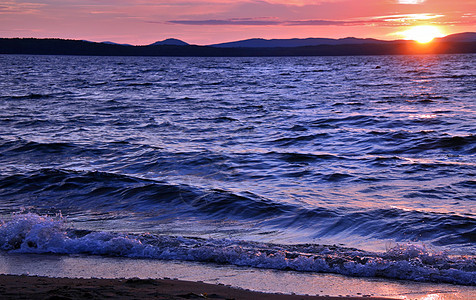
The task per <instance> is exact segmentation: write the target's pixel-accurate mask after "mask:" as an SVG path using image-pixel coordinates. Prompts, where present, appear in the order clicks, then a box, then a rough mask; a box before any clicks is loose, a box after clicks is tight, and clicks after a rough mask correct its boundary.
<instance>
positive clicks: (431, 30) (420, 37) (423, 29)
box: [399, 25, 444, 44]
mask: <svg viewBox="0 0 476 300" xmlns="http://www.w3.org/2000/svg"><path fill="white" fill-rule="evenodd" d="M399 34H400V35H402V36H403V37H404V38H405V39H406V40H414V41H417V42H418V43H421V44H425V43H429V42H431V41H432V40H433V39H435V38H438V37H443V36H444V34H443V33H442V32H441V31H440V29H439V28H438V27H436V26H431V25H422V26H415V27H412V28H411V29H408V30H405V31H402V32H400V33H399Z"/></svg>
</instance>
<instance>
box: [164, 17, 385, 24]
mask: <svg viewBox="0 0 476 300" xmlns="http://www.w3.org/2000/svg"><path fill="white" fill-rule="evenodd" d="M380 22H383V21H382V20H376V19H369V20H285V21H281V20H275V19H270V18H240V19H219V20H215V19H213V20H171V21H168V22H167V23H171V24H180V25H198V26H204V25H206V26H213V25H249V26H270V25H273V26H277V25H281V26H353V25H370V24H375V23H380Z"/></svg>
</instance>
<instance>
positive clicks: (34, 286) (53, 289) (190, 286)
mask: <svg viewBox="0 0 476 300" xmlns="http://www.w3.org/2000/svg"><path fill="white" fill-rule="evenodd" d="M0 295H1V298H2V299H56V300H58V299H64V300H66V299H106V298H109V299H236V300H238V299H244V300H245V299H263V300H266V299H270V300H271V299H276V300H280V299H282V300H295V299H296V300H297V299H303V300H305V299H363V298H362V297H328V296H302V295H283V294H267V293H259V292H253V291H248V290H243V289H237V288H232V287H228V286H224V285H214V284H207V283H202V282H192V281H182V280H172V279H138V278H132V279H96V278H93V279H83V278H81V279H77V278H49V277H39V276H26V275H0ZM365 299H390V298H365Z"/></svg>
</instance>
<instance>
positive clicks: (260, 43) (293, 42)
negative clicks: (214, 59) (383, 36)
mask: <svg viewBox="0 0 476 300" xmlns="http://www.w3.org/2000/svg"><path fill="white" fill-rule="evenodd" d="M381 43H389V42H388V41H381V40H376V39H359V38H354V37H348V38H343V39H327V38H307V39H271V40H266V39H248V40H242V41H236V42H229V43H221V44H214V45H209V46H210V47H218V48H242V47H247V48H276V47H284V48H289V47H305V46H320V45H350V44H381Z"/></svg>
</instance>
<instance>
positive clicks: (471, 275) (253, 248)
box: [0, 214, 476, 286]
mask: <svg viewBox="0 0 476 300" xmlns="http://www.w3.org/2000/svg"><path fill="white" fill-rule="evenodd" d="M0 249H1V250H3V251H8V252H13V253H54V254H88V255H105V256H116V257H129V258H148V259H161V260H185V261H197V262H213V263H220V264H230V265H237V266H248V267H256V268H266V269H279V270H292V271H298V272H325V273H336V274H342V275H348V276H357V277H383V278H392V279H404V280H413V281H430V282H438V283H452V284H460V285H473V286H474V285H476V257H474V256H450V255H448V254H446V253H442V252H439V253H438V252H434V251H431V250H430V249H427V248H426V247H425V246H423V245H416V244H407V245H397V246H396V247H394V248H391V249H389V250H387V251H386V252H384V253H373V252H366V251H362V250H358V249H354V248H344V247H339V246H335V245H334V246H329V245H317V244H301V245H281V244H271V243H257V242H249V241H242V240H233V239H202V238H191V237H184V236H168V235H152V234H141V235H138V234H127V233H114V232H100V231H84V230H74V229H71V228H68V222H67V221H66V220H65V219H64V218H62V217H56V218H53V217H48V216H39V215H36V214H23V215H13V217H12V218H11V220H8V221H7V222H2V224H1V225H0Z"/></svg>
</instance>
